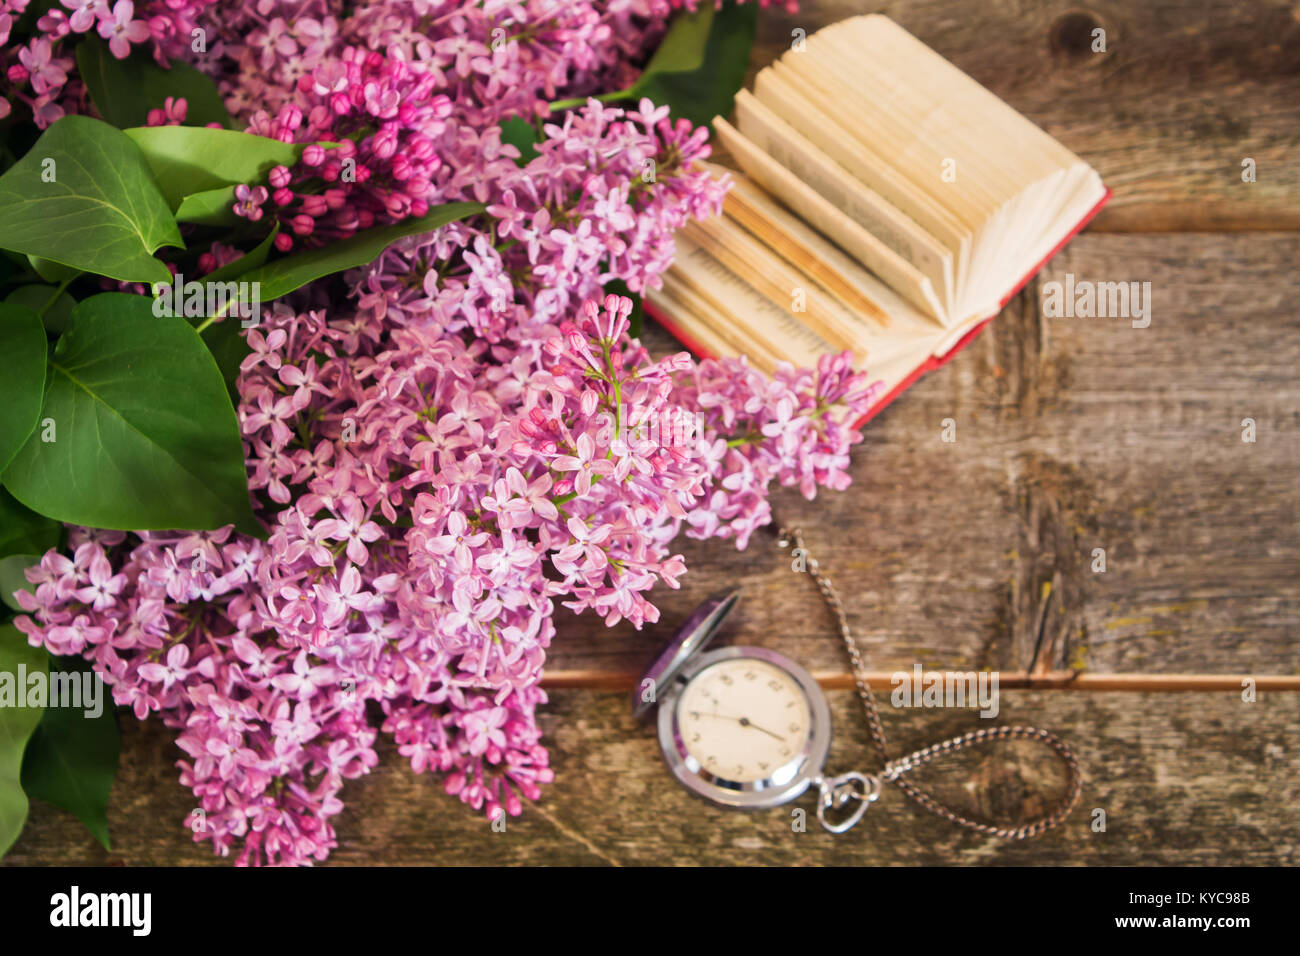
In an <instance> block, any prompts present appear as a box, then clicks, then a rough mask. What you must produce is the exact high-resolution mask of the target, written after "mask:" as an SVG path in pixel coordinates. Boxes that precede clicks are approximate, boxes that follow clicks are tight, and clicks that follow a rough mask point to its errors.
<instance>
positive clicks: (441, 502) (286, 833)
mask: <svg viewBox="0 0 1300 956" xmlns="http://www.w3.org/2000/svg"><path fill="white" fill-rule="evenodd" d="M630 307H631V302H630V301H629V300H627V299H619V298H617V297H613V296H611V297H609V298H607V299H606V302H605V310H604V311H603V312H601V311H600V310H598V309H597V308H596V306H595V305H594V304H593V303H588V304H587V307H586V309H585V310H584V314H583V316H582V318H581V321H580V322H579V323H578V324H576V325H575V324H571V323H567V322H566V323H563V324H562V326H561V329H560V331H559V334H558V335H556V336H554V337H552V338H550V339H548V340H547V341H546V343H545V344H544V346H542V348H541V355H542V356H543V357H544V359H545V363H546V367H545V368H544V369H543V370H539V371H535V372H534V373H533V374H531V375H528V376H527V377H520V376H518V375H517V374H515V372H516V371H517V370H515V369H512V368H511V366H510V365H500V364H496V363H494V362H493V361H492V360H491V357H490V353H491V350H492V349H491V346H489V345H488V343H486V342H485V341H483V340H481V339H475V340H471V341H470V342H469V343H468V344H467V343H466V342H465V340H464V339H462V337H460V336H458V335H455V334H452V333H449V332H447V331H446V330H445V329H444V328H443V327H441V326H439V325H438V324H437V323H436V322H432V321H429V320H428V318H427V317H420V318H418V319H415V320H412V321H406V320H404V319H401V318H398V317H396V316H394V315H393V314H388V315H386V317H385V318H382V319H381V318H378V317H377V316H376V315H375V314H374V313H366V312H362V313H360V314H358V315H357V316H355V317H353V318H351V319H348V320H337V319H336V320H328V319H326V318H325V316H323V315H322V314H321V313H318V312H308V313H305V314H295V313H293V312H292V311H290V310H288V309H286V308H281V307H277V308H276V309H275V310H274V312H273V315H272V316H271V317H270V321H269V322H268V323H267V324H266V326H265V329H266V331H265V334H263V333H262V332H260V331H259V332H253V333H252V334H251V338H252V339H253V342H254V346H255V350H254V352H253V353H252V354H251V355H250V356H249V357H248V359H247V360H246V361H245V363H244V372H243V375H242V377H241V382H240V387H241V393H242V394H243V395H244V396H245V397H246V402H245V404H244V406H243V408H242V414H243V428H244V432H245V436H246V438H247V439H248V441H249V443H250V446H251V448H252V454H251V456H250V474H251V477H250V484H251V485H252V487H253V488H254V489H256V490H258V491H261V492H265V493H267V495H268V497H270V498H271V499H272V500H274V501H275V502H277V503H279V504H282V505H283V507H282V508H280V509H279V510H278V512H277V513H275V516H274V522H273V524H272V527H271V532H270V535H269V538H268V540H267V541H266V542H265V543H262V542H260V541H258V540H256V539H253V538H248V537H245V536H242V535H237V534H234V533H233V532H232V531H231V530H230V529H225V530H222V531H218V532H202V533H188V534H155V533H141V534H138V535H133V536H130V537H128V536H126V535H124V534H122V533H120V532H91V531H87V530H85V529H78V530H77V531H76V532H75V533H74V535H73V539H72V544H73V553H72V556H71V557H68V556H66V555H63V554H60V553H58V552H50V553H49V554H47V555H46V556H45V558H44V559H43V560H42V562H41V564H40V566H39V567H37V568H34V569H31V570H30V571H29V572H28V578H29V580H30V581H31V582H32V583H33V584H34V585H35V586H36V590H35V594H34V595H32V594H27V593H25V592H24V593H20V595H19V600H20V601H22V602H23V606H24V608H25V609H26V610H28V611H29V612H31V614H32V617H31V618H22V619H20V620H19V627H20V628H21V629H22V630H23V631H25V632H26V633H27V634H28V635H29V637H30V639H31V640H32V641H33V642H34V643H38V644H42V645H43V646H45V647H47V648H48V649H49V650H50V651H52V652H54V653H58V654H83V655H85V656H86V657H87V658H88V659H90V660H91V661H92V662H93V664H94V665H95V667H96V669H97V670H98V671H100V672H101V673H102V674H104V676H105V678H106V679H107V680H108V681H109V682H110V683H111V684H112V686H113V695H114V700H115V702H116V703H118V704H119V705H122V706H129V707H131V708H132V709H133V710H134V712H135V713H136V715H137V716H139V717H141V718H143V717H145V716H147V715H148V714H149V713H152V712H159V713H161V714H162V716H163V718H164V720H165V721H166V722H167V723H168V725H169V726H172V727H176V728H177V729H179V730H180V731H181V734H180V737H179V738H178V744H179V745H180V747H181V748H182V750H184V751H185V753H186V754H187V756H188V758H189V759H186V760H183V761H181V763H180V764H179V766H180V767H181V770H182V781H183V783H185V784H186V785H187V786H189V787H191V788H192V789H193V791H194V793H195V796H196V800H197V801H198V805H199V808H200V809H201V810H202V815H201V817H199V819H200V820H201V825H196V826H195V827H194V829H195V836H196V839H203V840H210V841H212V843H213V845H214V847H215V848H216V850H217V851H218V852H219V853H221V854H223V855H225V854H227V853H229V852H230V850H231V848H232V847H233V846H234V845H235V844H236V841H239V840H242V849H241V850H240V852H239V854H238V861H239V862H244V863H246V862H271V863H302V862H309V861H311V860H320V859H323V858H324V857H325V856H326V855H327V853H328V851H329V849H330V848H331V847H332V846H334V844H335V835H334V831H333V828H332V827H331V825H330V823H329V818H330V817H331V816H332V815H334V814H335V813H337V812H338V809H339V807H340V806H341V804H340V800H339V796H338V794H339V790H340V789H341V786H342V784H343V781H345V780H347V779H349V778H352V777H355V776H358V775H360V774H362V773H365V772H366V771H367V770H368V769H369V768H370V767H371V766H373V765H374V763H375V761H376V756H375V752H374V740H375V731H374V729H373V727H372V726H371V724H370V722H369V721H368V720H367V716H366V704H367V702H375V704H376V705H377V706H378V707H379V708H381V710H382V713H383V723H382V729H383V730H384V731H386V732H388V733H390V734H392V735H393V737H394V740H395V742H396V744H397V745H398V748H399V752H400V753H401V754H402V755H403V756H405V757H406V758H407V759H408V760H410V762H411V766H412V768H413V769H414V770H415V771H417V772H423V771H435V770H436V771H439V772H443V773H445V774H446V775H447V776H446V789H447V791H448V792H449V793H452V794H456V795H458V796H459V797H460V799H462V800H463V801H464V802H466V803H468V804H470V805H471V806H473V807H475V808H480V809H482V810H484V812H485V813H486V814H487V815H488V816H489V817H490V818H491V817H495V816H496V815H497V814H500V813H502V812H503V811H504V812H505V813H509V814H518V813H519V812H520V811H521V807H522V800H523V799H524V798H527V799H536V798H537V796H538V794H539V792H540V786H541V785H542V784H544V783H547V782H549V781H550V780H551V779H552V771H551V770H550V768H549V766H548V761H547V754H546V750H545V748H544V747H543V746H542V745H541V734H540V731H539V729H538V726H537V722H536V709H537V706H538V705H539V704H541V703H544V702H545V699H546V697H545V694H544V692H543V691H542V690H541V688H540V687H539V686H538V683H539V680H540V676H541V670H542V666H543V663H544V659H545V651H546V648H547V647H548V646H549V645H550V643H551V640H552V638H553V636H554V633H555V625H554V621H553V611H554V604H555V602H557V601H559V602H561V603H563V604H564V605H565V606H566V607H568V608H570V609H571V610H574V611H576V612H582V611H585V610H588V609H590V610H591V611H593V612H594V613H596V614H599V615H601V616H602V617H603V618H604V620H605V621H606V622H607V623H610V624H613V623H615V622H617V621H618V620H620V619H623V618H626V619H628V620H630V621H632V622H633V623H634V624H636V625H637V626H640V625H641V624H642V623H645V622H653V621H655V620H657V618H658V611H657V610H656V609H655V607H654V606H653V605H652V604H651V603H650V602H649V601H648V600H647V599H646V596H645V595H646V592H648V591H649V590H650V589H651V588H652V587H653V586H654V584H655V583H656V582H662V583H664V584H667V585H668V586H671V587H675V586H676V585H677V578H678V577H680V575H681V574H682V573H683V572H684V571H685V570H686V569H685V565H684V563H683V561H682V559H681V556H680V555H675V554H672V553H671V549H670V545H671V541H672V539H673V538H674V537H675V535H676V534H677V532H678V531H679V530H680V529H681V528H682V527H683V525H685V526H687V527H688V528H689V532H690V533H691V534H693V535H696V536H699V537H705V536H709V535H718V536H724V537H725V536H734V537H735V538H736V539H737V540H738V542H739V543H740V544H741V545H742V546H743V544H744V543H745V541H746V539H747V538H748V536H749V535H750V533H752V531H753V530H754V529H755V528H756V527H758V526H759V525H761V524H762V523H764V522H766V521H767V520H768V513H767V504H766V487H767V484H768V483H769V482H771V481H773V480H779V481H781V482H784V483H786V484H799V485H800V486H801V487H803V489H804V491H805V493H808V494H813V493H815V490H816V488H817V487H818V486H827V487H843V485H844V484H846V483H847V480H848V479H847V475H846V474H845V472H844V468H845V466H846V464H847V451H848V448H849V446H850V445H851V444H852V443H854V442H855V441H858V440H860V435H859V434H858V433H856V432H854V431H852V430H851V429H849V428H848V427H847V426H845V425H843V424H842V423H841V422H842V421H843V420H844V419H846V418H852V417H854V416H855V415H857V414H859V413H860V412H861V411H862V410H864V409H865V408H866V407H867V405H868V404H869V402H870V399H871V389H870V388H867V387H865V383H864V380H863V377H862V376H861V375H859V374H854V373H852V372H851V371H850V370H849V369H848V364H847V356H827V357H825V358H824V359H823V361H822V362H821V364H820V366H819V368H818V369H817V370H816V371H815V372H811V371H810V372H803V373H798V372H795V371H793V370H790V369H786V370H783V371H782V372H781V373H780V374H779V375H777V376H776V377H775V378H774V379H772V380H768V379H767V378H766V377H765V376H763V375H761V374H758V373H756V372H754V370H752V369H750V368H749V367H748V366H747V365H746V364H745V362H744V361H743V360H739V359H732V360H726V361H705V362H701V363H699V364H696V363H695V362H693V361H692V360H691V359H690V357H689V356H688V355H686V354H685V353H681V354H679V355H675V356H672V357H669V358H665V359H662V360H660V361H652V360H651V359H650V357H649V356H648V354H647V353H646V351H645V349H644V348H642V347H641V346H639V345H638V344H636V343H635V342H633V341H630V340H629V339H628V338H627V334H626V332H627V318H626V316H627V313H628V311H629V310H630ZM271 511H274V508H267V509H264V513H268V512H271Z"/></svg>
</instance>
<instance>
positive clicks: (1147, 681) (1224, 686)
mask: <svg viewBox="0 0 1300 956" xmlns="http://www.w3.org/2000/svg"><path fill="white" fill-rule="evenodd" d="M812 673H813V677H814V678H816V679H817V682H818V683H819V684H821V685H822V687H824V688H826V689H827V690H852V689H853V676H852V675H851V674H847V673H844V672H842V671H813V672H812ZM898 673H906V674H909V675H910V674H911V673H912V672H911V671H896V670H895V671H868V672H867V675H866V676H867V682H868V683H870V684H872V685H873V686H875V687H877V688H885V687H889V686H891V684H892V678H893V676H894V675H895V674H898ZM945 673H954V672H952V671H929V670H927V671H924V672H923V674H924V675H930V674H936V675H938V674H945ZM958 673H969V672H967V671H961V672H958ZM997 673H998V688H999V689H1000V690H1072V691H1093V692H1101V691H1158V692H1166V693H1173V692H1178V691H1221V692H1234V693H1240V692H1241V690H1242V687H1243V682H1245V681H1246V680H1252V681H1254V682H1255V690H1256V691H1258V692H1264V691H1292V692H1294V691H1300V675H1295V676H1292V675H1284V674H1088V673H1083V672H1078V671H1048V672H1045V673H1037V674H1030V673H1027V672H1025V671H998V672H997ZM641 677H642V675H641V674H640V673H633V672H630V671H597V670H554V671H548V672H546V673H545V674H544V675H543V676H542V687H544V688H546V689H548V690H566V689H583V690H622V691H630V690H632V689H633V688H634V687H636V686H637V683H638V682H639V681H640V680H641Z"/></svg>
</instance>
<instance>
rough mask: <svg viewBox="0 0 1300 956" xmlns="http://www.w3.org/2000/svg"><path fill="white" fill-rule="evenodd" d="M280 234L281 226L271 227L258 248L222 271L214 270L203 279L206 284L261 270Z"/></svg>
mask: <svg viewBox="0 0 1300 956" xmlns="http://www.w3.org/2000/svg"><path fill="white" fill-rule="evenodd" d="M279 234H280V224H279V223H278V222H277V223H276V224H275V225H274V226H272V227H271V231H270V233H268V234H267V237H266V238H265V239H263V240H262V241H261V242H259V243H258V244H257V245H256V246H254V247H253V248H252V249H250V250H249V251H248V252H246V253H244V254H243V255H242V256H240V257H239V258H238V259H236V260H235V261H234V262H230V263H227V264H226V265H224V266H222V267H221V268H220V269H213V270H212V271H211V272H209V273H208V274H207V275H205V276H204V277H203V281H204V282H229V281H231V280H232V279H236V278H238V277H239V276H242V275H243V274H244V273H245V272H251V271H252V270H253V269H259V268H261V267H262V266H263V265H264V264H265V263H266V258H267V256H269V255H270V254H271V247H272V246H273V244H274V243H275V237H276V236H278V235H279Z"/></svg>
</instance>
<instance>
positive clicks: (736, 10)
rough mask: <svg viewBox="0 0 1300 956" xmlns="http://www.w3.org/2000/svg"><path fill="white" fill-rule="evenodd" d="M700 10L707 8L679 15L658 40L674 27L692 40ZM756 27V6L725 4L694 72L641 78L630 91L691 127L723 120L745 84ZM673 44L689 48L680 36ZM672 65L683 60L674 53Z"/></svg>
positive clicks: (715, 17)
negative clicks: (645, 98)
mask: <svg viewBox="0 0 1300 956" xmlns="http://www.w3.org/2000/svg"><path fill="white" fill-rule="evenodd" d="M706 10H707V6H706V7H705V8H704V9H701V10H700V11H697V12H696V13H695V14H692V15H687V16H682V15H681V14H679V15H678V17H677V19H676V20H674V21H673V25H672V27H670V28H669V30H668V34H667V35H666V36H665V37H664V40H663V42H664V43H668V42H669V40H670V39H673V38H674V35H675V34H676V32H677V30H678V29H682V30H688V29H689V30H690V31H691V38H690V39H691V42H692V43H693V42H695V41H697V40H698V35H697V34H696V32H695V31H697V30H698V29H699V21H698V20H696V19H693V18H698V17H699V15H700V13H703V12H705V11H706ZM709 12H712V11H709ZM757 24H758V5H757V4H754V3H748V4H745V5H744V6H737V5H736V4H734V3H730V4H727V5H726V6H725V7H723V8H722V9H721V10H719V11H717V12H716V13H715V14H714V15H713V17H712V22H711V23H710V24H709V28H708V43H707V44H706V46H705V51H704V59H703V62H702V63H701V64H700V65H699V66H698V68H697V69H691V70H688V71H683V72H668V71H659V72H656V73H653V74H651V75H649V76H648V77H647V76H645V75H643V76H642V77H641V78H640V79H639V80H638V81H637V82H636V84H635V85H634V86H633V87H632V89H633V91H634V93H635V94H636V95H639V96H648V97H649V98H650V99H651V101H653V102H654V103H655V104H656V105H658V106H667V107H668V109H669V111H670V112H671V113H672V115H673V117H674V118H680V117H685V118H686V119H688V120H690V121H691V123H693V124H694V125H696V126H706V125H708V124H709V123H711V122H712V121H713V117H715V116H726V115H727V114H728V113H730V112H731V105H732V101H733V100H734V99H735V97H736V91H737V90H739V89H740V88H741V86H743V85H744V83H745V73H746V72H747V71H748V69H749V52H750V49H751V48H752V47H753V45H754V32H755V29H756V27H757ZM679 42H680V43H681V45H682V47H683V48H687V47H689V44H688V43H687V42H686V39H685V38H683V39H682V40H681V41H679ZM661 49H662V44H661ZM658 55H659V54H658V53H656V54H655V57H654V58H652V59H651V61H650V64H649V65H647V67H646V73H650V67H651V66H653V65H654V63H655V59H657V58H658ZM672 62H675V63H685V62H687V58H686V57H685V56H684V55H679V54H678V53H674V55H673V58H672Z"/></svg>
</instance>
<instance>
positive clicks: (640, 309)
mask: <svg viewBox="0 0 1300 956" xmlns="http://www.w3.org/2000/svg"><path fill="white" fill-rule="evenodd" d="M605 294H606V295H623V296H627V297H628V298H629V299H631V300H632V311H631V312H630V313H628V317H627V322H628V330H627V334H628V335H630V336H632V338H634V339H639V338H640V337H641V327H642V325H643V324H644V321H645V308H644V306H643V305H642V304H641V297H640V296H639V295H637V294H636V293H635V292H633V291H632V290H631V289H629V288H628V287H627V283H626V282H624V281H623V280H622V279H610V280H609V281H608V282H606V283H605Z"/></svg>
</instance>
